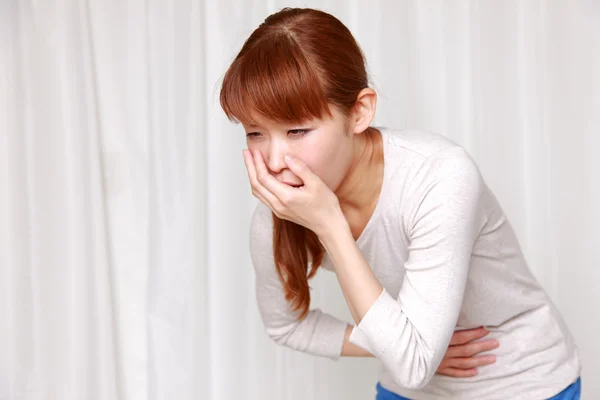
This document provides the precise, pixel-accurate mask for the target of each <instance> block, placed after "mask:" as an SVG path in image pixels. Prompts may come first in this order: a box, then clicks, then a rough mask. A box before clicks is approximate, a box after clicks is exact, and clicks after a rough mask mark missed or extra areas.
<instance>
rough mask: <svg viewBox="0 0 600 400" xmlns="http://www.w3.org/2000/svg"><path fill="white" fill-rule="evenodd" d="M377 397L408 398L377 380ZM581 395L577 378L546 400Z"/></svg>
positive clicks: (569, 399) (388, 399)
mask: <svg viewBox="0 0 600 400" xmlns="http://www.w3.org/2000/svg"><path fill="white" fill-rule="evenodd" d="M376 388H377V397H375V400H410V399H407V398H406V397H402V396H400V395H398V394H396V393H393V392H390V391H389V390H387V389H385V388H384V387H383V386H381V384H380V383H379V382H377V386H376ZM580 397H581V378H577V380H576V381H575V382H573V383H572V384H571V385H569V387H567V388H566V389H565V390H563V391H562V392H560V393H559V394H557V395H556V396H554V397H551V398H549V399H548V400H579V398H580Z"/></svg>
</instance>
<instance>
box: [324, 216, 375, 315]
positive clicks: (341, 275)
mask: <svg viewBox="0 0 600 400" xmlns="http://www.w3.org/2000/svg"><path fill="white" fill-rule="evenodd" d="M342 219H343V220H340V219H338V220H336V221H335V222H334V223H331V224H330V225H329V229H328V230H327V231H325V232H324V233H323V234H321V235H319V239H320V241H321V243H322V244H323V246H324V247H325V251H326V252H327V254H328V255H329V258H330V259H331V261H332V263H333V266H334V269H335V273H336V276H337V278H338V281H339V283H340V287H341V289H342V292H343V294H344V297H345V299H346V302H347V303H348V308H349V309H350V312H351V313H352V317H353V318H354V321H355V322H356V324H359V323H360V321H361V320H362V318H363V317H364V316H365V314H366V313H367V311H369V309H370V308H371V306H372V305H373V303H374V302H375V301H376V300H377V298H378V297H379V296H380V295H381V292H382V291H383V287H382V286H381V284H380V283H379V282H378V281H377V279H376V278H375V275H374V274H373V271H372V270H371V268H370V267H369V264H368V263H367V260H365V258H364V256H363V254H362V253H361V251H360V249H359V248H358V246H357V244H356V241H355V240H354V238H353V237H352V232H351V231H350V228H349V226H348V223H347V221H346V220H345V218H343V217H342Z"/></svg>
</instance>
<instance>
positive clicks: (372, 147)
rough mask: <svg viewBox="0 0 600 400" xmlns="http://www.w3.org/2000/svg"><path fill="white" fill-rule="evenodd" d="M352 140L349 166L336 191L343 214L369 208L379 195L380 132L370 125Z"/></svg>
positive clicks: (380, 176)
mask: <svg viewBox="0 0 600 400" xmlns="http://www.w3.org/2000/svg"><path fill="white" fill-rule="evenodd" d="M355 140H356V146H355V147H354V149H355V150H354V158H353V161H352V165H351V167H350V170H349V171H348V173H347V174H346V177H345V178H344V180H343V181H342V183H341V184H340V186H339V187H338V189H337V190H336V192H335V194H336V195H337V197H338V199H339V202H340V206H341V208H342V210H343V211H344V213H346V212H350V213H355V212H360V211H363V210H370V209H371V208H372V206H373V205H374V204H375V203H376V202H377V199H378V198H379V192H380V190H381V185H382V183H383V149H382V139H381V133H380V132H379V131H378V130H376V129H374V128H371V129H369V130H367V132H365V133H363V134H361V135H357V136H356V137H355Z"/></svg>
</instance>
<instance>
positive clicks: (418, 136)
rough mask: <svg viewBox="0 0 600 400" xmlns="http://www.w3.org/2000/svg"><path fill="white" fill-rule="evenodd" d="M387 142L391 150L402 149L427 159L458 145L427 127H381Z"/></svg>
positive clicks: (419, 157)
mask: <svg viewBox="0 0 600 400" xmlns="http://www.w3.org/2000/svg"><path fill="white" fill-rule="evenodd" d="M380 131H381V133H382V135H383V138H384V141H385V142H386V143H385V144H386V145H387V146H388V149H389V150H390V151H391V152H394V150H400V151H403V152H405V153H407V152H408V153H411V154H412V155H414V156H415V157H416V158H418V159H421V160H425V159H427V158H429V157H430V156H432V155H434V154H436V153H439V152H441V151H443V150H446V149H450V148H453V147H456V146H458V144H457V143H456V142H454V141H453V140H451V139H450V138H448V137H446V136H443V135H441V134H439V133H436V132H432V131H428V130H425V129H416V128H406V129H393V128H386V127H382V128H380Z"/></svg>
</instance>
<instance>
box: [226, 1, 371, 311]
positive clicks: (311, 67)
mask: <svg viewBox="0 0 600 400" xmlns="http://www.w3.org/2000/svg"><path fill="white" fill-rule="evenodd" d="M365 65H366V61H365V57H364V54H363V52H362V50H361V49H360V47H359V46H358V44H357V42H356V40H355V39H354V37H353V36H352V34H351V33H350V31H349V30H348V28H347V27H346V26H345V25H344V24H343V23H342V22H341V21H339V20H338V19H337V18H335V17H334V16H332V15H330V14H328V13H326V12H323V11H319V10H314V9H309V8H284V9H282V10H281V11H279V12H277V13H275V14H272V15H270V16H268V17H267V18H266V19H265V21H264V22H263V23H262V24H261V25H260V26H259V27H258V28H257V29H256V30H255V31H254V32H253V33H252V34H251V35H250V37H249V38H248V39H247V40H246V42H245V43H244V45H243V47H242V49H241V50H240V52H239V54H238V55H237V56H236V57H235V59H234V61H233V63H232V64H231V66H230V67H229V69H228V70H227V72H226V74H225V76H224V78H223V84H222V88H221V94H220V102H221V107H222V108H223V110H224V111H225V114H226V115H227V117H228V118H229V120H230V121H232V122H236V123H239V122H242V123H244V124H246V125H256V122H255V121H254V120H253V119H252V113H253V112H255V113H258V114H260V115H263V116H264V117H266V118H268V119H270V120H272V121H277V122H281V123H290V124H296V123H303V122H306V121H309V120H311V119H314V118H317V119H322V118H323V117H324V116H329V117H333V115H332V114H331V112H330V110H329V105H332V106H335V107H338V109H339V110H341V111H342V112H343V113H344V114H345V115H347V116H348V115H350V114H351V112H352V110H353V108H354V106H355V104H356V100H357V98H358V94H359V93H360V91H361V90H362V89H365V88H367V87H369V81H368V76H367V70H366V66H365ZM369 129H371V128H369ZM309 254H310V258H311V259H312V268H311V270H310V272H308V263H309ZM323 255H324V249H323V246H322V245H321V243H320V241H319V239H318V237H317V235H316V234H315V233H314V232H312V231H311V230H309V229H307V228H305V227H303V226H301V225H298V224H295V223H293V222H290V221H287V220H283V219H280V218H278V217H276V216H275V215H274V214H273V256H274V260H275V268H276V270H277V273H278V275H279V278H280V280H281V282H282V284H283V289H284V292H285V298H286V299H287V301H288V302H290V303H291V305H292V306H293V309H294V310H299V309H300V310H301V314H300V315H299V317H298V319H302V318H304V317H305V316H306V314H307V313H308V310H309V306H310V288H309V285H308V280H309V279H310V278H312V277H313V276H314V275H315V273H316V272H317V269H318V267H319V266H320V265H321V262H322V260H323Z"/></svg>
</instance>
